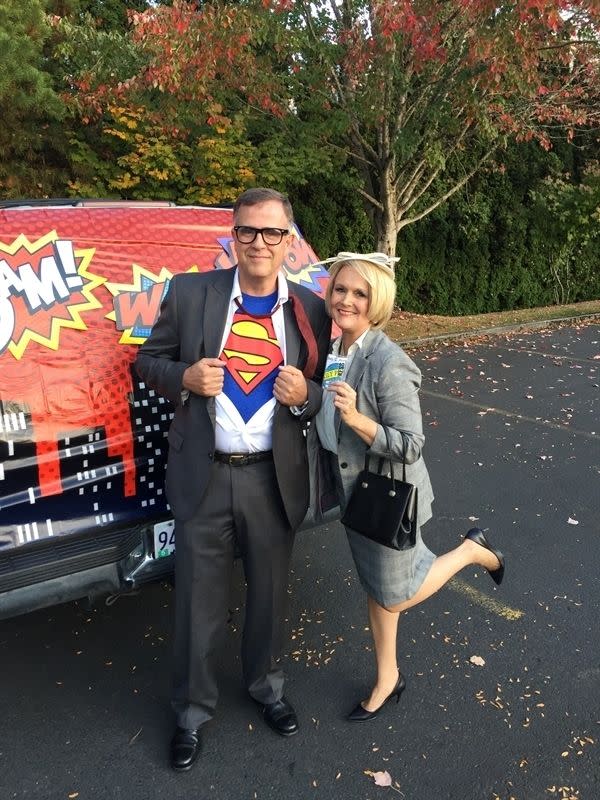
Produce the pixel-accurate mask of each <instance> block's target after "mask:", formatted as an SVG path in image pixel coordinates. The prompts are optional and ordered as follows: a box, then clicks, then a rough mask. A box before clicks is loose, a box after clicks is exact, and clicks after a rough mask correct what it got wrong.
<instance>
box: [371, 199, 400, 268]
mask: <svg viewBox="0 0 600 800" xmlns="http://www.w3.org/2000/svg"><path fill="white" fill-rule="evenodd" d="M375 225H376V230H377V251H378V252H379V253H387V255H388V256H395V255H396V242H397V241H398V230H397V226H396V216H395V214H394V213H393V212H392V211H391V209H389V208H388V209H384V211H380V210H379V209H378V210H377V211H376V212H375Z"/></svg>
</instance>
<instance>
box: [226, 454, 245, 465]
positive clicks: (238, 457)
mask: <svg viewBox="0 0 600 800" xmlns="http://www.w3.org/2000/svg"><path fill="white" fill-rule="evenodd" d="M245 458H246V456H245V454H244V453H231V454H230V456H229V463H230V464H242V463H243V462H244V459H245Z"/></svg>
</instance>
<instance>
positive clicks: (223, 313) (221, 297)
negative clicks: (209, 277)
mask: <svg viewBox="0 0 600 800" xmlns="http://www.w3.org/2000/svg"><path fill="white" fill-rule="evenodd" d="M227 272H228V273H230V274H228V280H224V281H219V283H218V284H217V283H211V284H209V286H208V287H207V289H206V301H205V305H204V314H203V324H202V335H203V339H204V356H206V358H218V357H219V356H220V355H221V342H222V340H223V332H224V330H225V322H226V321H227V312H228V310H229V298H230V297H231V290H232V287H233V275H234V270H233V269H232V270H227Z"/></svg>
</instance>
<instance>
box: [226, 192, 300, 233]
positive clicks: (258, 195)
mask: <svg viewBox="0 0 600 800" xmlns="http://www.w3.org/2000/svg"><path fill="white" fill-rule="evenodd" d="M269 200H276V201H277V202H278V203H281V205H282V206H283V211H284V214H285V216H286V219H287V221H288V222H289V223H290V225H293V224H294V212H293V210H292V204H291V203H290V201H289V200H288V198H287V196H286V195H285V194H282V193H281V192H278V191H277V190H276V189H266V188H262V187H255V188H254V189H246V191H245V192H243V193H242V194H241V195H240V196H239V197H238V199H237V200H236V201H235V204H234V206H233V216H234V217H235V216H236V214H237V212H238V211H239V210H240V208H242V207H243V206H257V205H259V203H268V202H269Z"/></svg>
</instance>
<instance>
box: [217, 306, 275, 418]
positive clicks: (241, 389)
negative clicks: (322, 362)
mask: <svg viewBox="0 0 600 800" xmlns="http://www.w3.org/2000/svg"><path fill="white" fill-rule="evenodd" d="M276 301H277V292H274V293H273V294H271V295H268V296H266V297H254V296H252V295H247V294H243V295H242V304H241V306H240V307H239V308H238V309H237V310H236V312H235V314H234V315H233V320H232V323H231V329H230V331H229V335H228V336H227V339H226V341H225V346H224V347H223V352H222V353H221V360H222V361H224V362H225V363H226V367H225V380H224V384H223V394H225V395H226V396H227V397H228V398H229V400H230V401H231V402H232V403H233V405H234V406H235V407H236V409H237V411H238V413H239V414H240V416H241V417H242V419H243V420H244V422H248V420H250V419H251V418H252V417H253V416H254V415H255V414H256V412H257V411H258V410H259V409H260V408H262V406H263V405H265V403H268V402H269V401H271V400H272V399H273V384H274V383H275V378H276V377H277V373H278V367H279V366H281V365H282V364H283V356H282V353H281V347H280V345H279V342H278V341H277V336H276V335H275V329H274V327H273V320H272V318H271V314H272V311H273V306H274V304H275V302H276Z"/></svg>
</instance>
